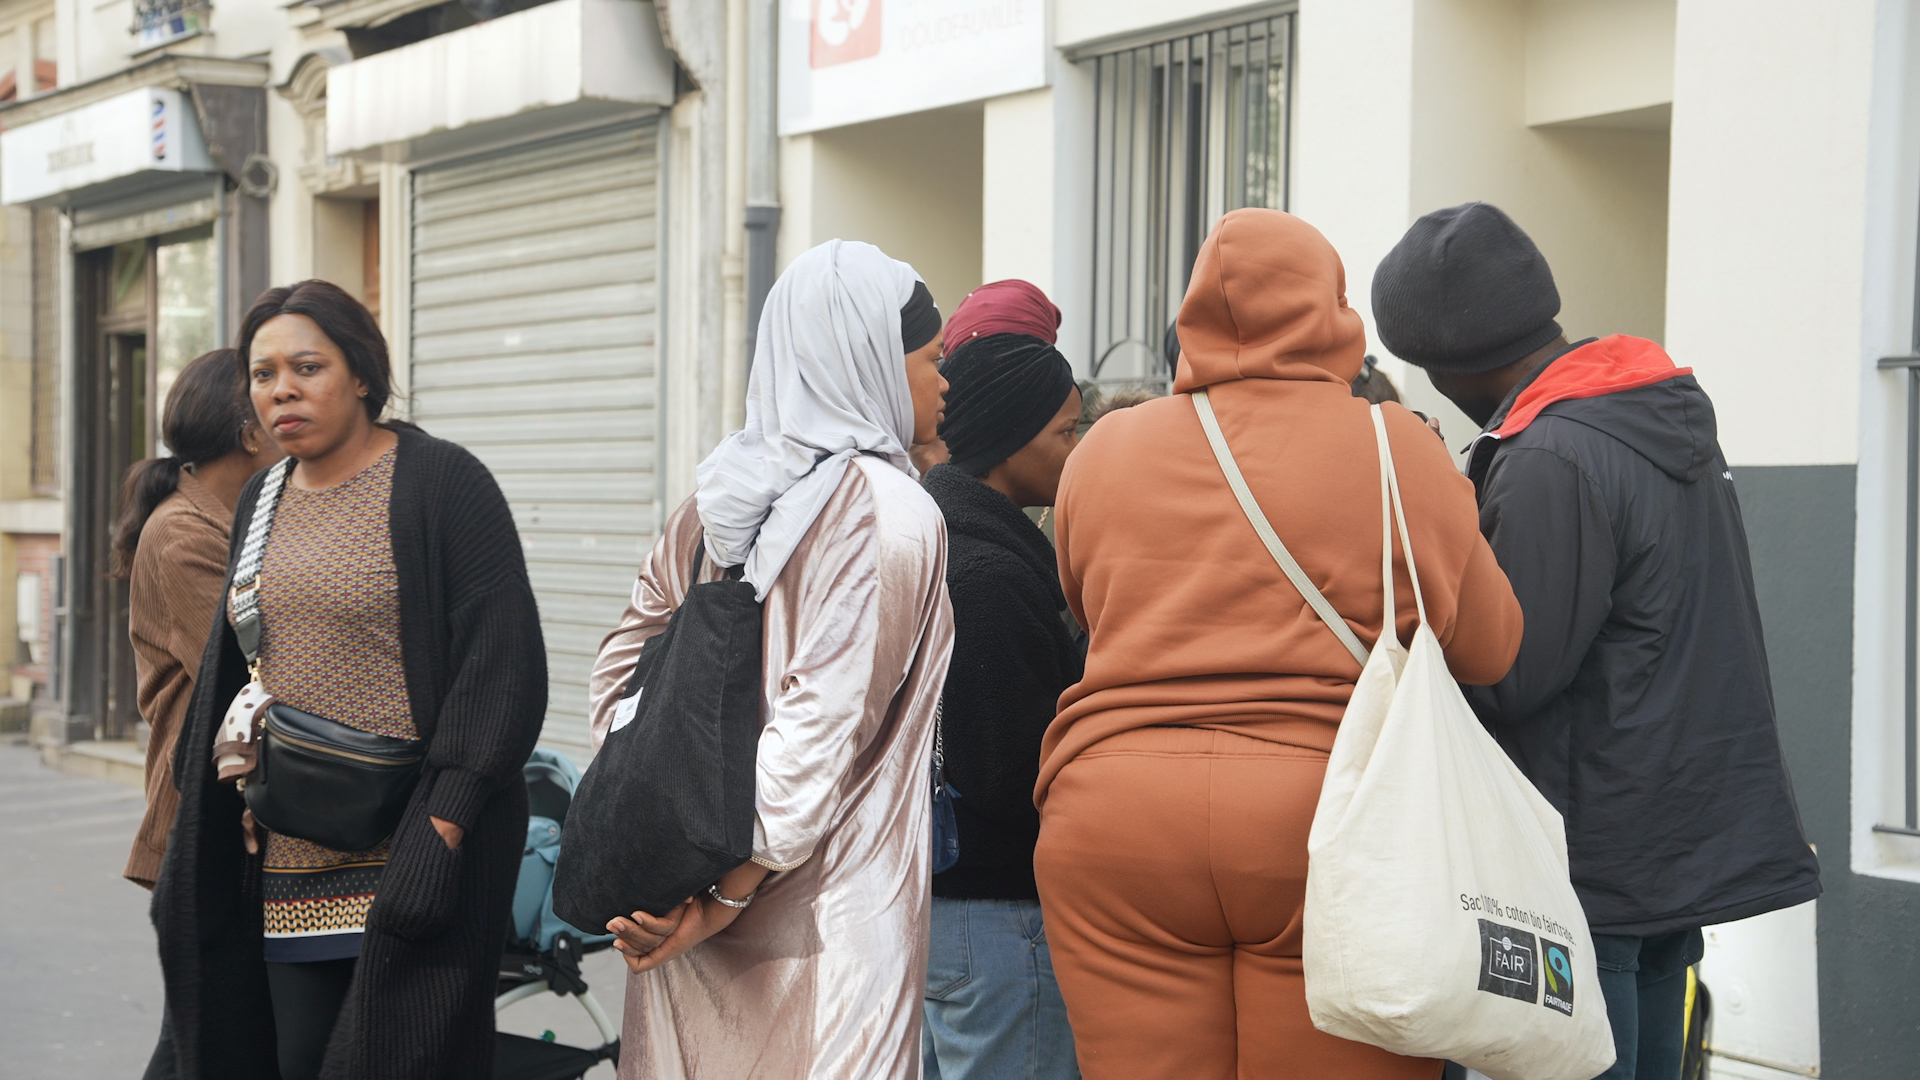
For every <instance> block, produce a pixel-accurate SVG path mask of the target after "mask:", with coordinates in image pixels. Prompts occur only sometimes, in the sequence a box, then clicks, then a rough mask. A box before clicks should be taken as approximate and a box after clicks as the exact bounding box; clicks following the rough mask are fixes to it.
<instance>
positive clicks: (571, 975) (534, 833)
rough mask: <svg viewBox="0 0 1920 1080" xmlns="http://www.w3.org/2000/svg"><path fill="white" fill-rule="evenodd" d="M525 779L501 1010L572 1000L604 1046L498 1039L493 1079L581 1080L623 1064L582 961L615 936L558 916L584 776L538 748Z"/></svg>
mask: <svg viewBox="0 0 1920 1080" xmlns="http://www.w3.org/2000/svg"><path fill="white" fill-rule="evenodd" d="M522 773H523V775H524V776H525V777H526V781H527V808H528V811H529V816H528V818H527V846H526V850H525V852H524V853H523V854H522V855H521V857H520V880H519V882H518V883H516V884H515V886H514V890H513V926H512V927H511V928H509V929H508V931H507V950H506V953H505V954H504V955H503V956H502V957H501V959H500V982H499V986H498V989H497V991H496V994H495V997H494V999H493V1011H494V1012H495V1013H498V1012H500V1011H501V1010H503V1009H505V1008H507V1007H508V1006H510V1005H512V1004H514V1003H515V1002H519V1001H525V1000H526V999H528V998H530V997H535V996H537V995H539V994H543V993H548V992H551V993H555V994H559V995H562V996H568V995H571V996H573V997H576V998H578V999H579V1001H580V1006H581V1008H584V1009H585V1010H587V1015H588V1016H589V1017H591V1018H592V1019H593V1024H594V1027H596V1028H597V1029H599V1032H600V1039H601V1045H600V1046H599V1047H597V1048H595V1049H592V1050H589V1049H586V1048H584V1047H579V1046H568V1045H565V1044H563V1043H556V1042H551V1041H547V1040H545V1039H529V1038H527V1037H526V1036H524V1035H509V1034H506V1033H505V1032H500V1033H497V1034H496V1035H495V1036H494V1038H495V1039H496V1040H497V1041H496V1044H495V1049H494V1066H493V1075H494V1077H495V1080H578V1078H579V1077H580V1076H582V1075H583V1074H585V1073H586V1071H587V1070H588V1069H591V1068H593V1067H594V1066H595V1065H598V1064H600V1063H601V1062H602V1061H613V1062H618V1061H619V1060H620V1029H619V1028H618V1027H617V1026H616V1025H615V1024H614V1022H613V1021H612V1020H610V1019H608V1018H607V1013H606V1010H605V1009H602V1008H601V1007H600V1002H598V1001H596V1000H595V999H594V996H593V992H592V991H591V990H588V989H587V983H586V980H585V979H584V978H582V977H581V974H580V958H581V957H583V956H585V955H586V954H588V953H594V952H599V951H600V950H602V949H605V948H607V947H609V946H611V945H612V944H613V935H612V934H583V933H581V932H580V931H579V930H577V929H575V928H573V927H571V926H569V925H567V924H566V923H564V922H561V921H560V918H559V917H558V916H556V915H555V914H554V913H553V864H554V862H555V860H557V859H558V858H559V857H560V830H561V824H562V823H563V822H565V821H566V820H567V807H568V806H570V805H572V803H573V790H574V788H575V787H577V786H579V783H580V770H579V769H578V768H576V767H575V766H574V764H573V762H572V761H571V760H569V759H568V758H567V757H566V756H565V755H563V754H560V753H557V752H555V751H552V750H548V749H545V748H544V747H543V748H539V749H536V750H534V752H533V756H532V757H531V758H529V759H528V760H527V764H526V767H525V768H524V769H523V770H522ZM547 1034H548V1035H549V1036H551V1035H552V1034H553V1033H552V1032H548V1033H547Z"/></svg>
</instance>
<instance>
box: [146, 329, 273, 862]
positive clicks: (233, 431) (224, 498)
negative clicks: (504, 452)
mask: <svg viewBox="0 0 1920 1080" xmlns="http://www.w3.org/2000/svg"><path fill="white" fill-rule="evenodd" d="M160 430H161V437H162V438H163V439H164V440H165V442H166V445H167V448H168V449H169V450H171V451H172V453H171V454H169V455H167V456H165V457H156V458H149V459H147V460H146V461H142V462H140V463H139V464H137V465H135V466H134V467H133V468H132V469H131V470H129V471H128V473H127V487H126V493H125V495H124V496H123V497H122V499H121V503H122V505H123V509H122V511H121V514H120V521H119V524H118V525H117V526H116V527H115V529H114V536H113V548H114V555H115V562H116V564H117V567H118V572H119V573H120V574H121V576H123V577H126V578H127V579H128V582H127V590H128V594H129V596H128V611H127V623H128V630H129V634H130V636H131V637H132V638H133V666H134V675H135V677H136V679H137V680H138V701H139V705H140V717H141V719H143V720H145V721H146V722H147V727H148V728H149V729H150V730H149V732H148V735H147V812H146V815H145V816H144V817H142V818H141V819H140V831H139V832H138V833H136V834H135V835H134V839H133V853H132V854H131V855H130V856H128V858H127V868H126V870H125V871H123V873H124V874H125V876H126V877H127V879H128V880H129V881H133V882H135V883H137V884H140V885H143V886H145V887H146V888H149V889H151V888H153V883H154V881H155V880H157V879H158V878H159V877H160V859H161V857H162V856H163V855H165V854H166V851H167V832H168V831H169V830H170V829H172V828H173V815H174V809H175V807H177V806H178V805H179V802H180V793H179V792H178V791H176V790H174V786H173V744H174V740H175V739H177V738H178V737H179V735H180V718H181V717H182V716H184V715H186V711H187V700H188V699H189V698H191V697H192V696H193V677H194V673H195V672H197V671H199V670H200V654H201V653H202V652H204V651H205V650H206V647H207V631H208V629H209V628H210V627H212V626H213V619H214V616H215V614H216V613H218V612H219V610H220V588H221V585H222V583H223V582H225V580H226V577H227V528H228V526H229V525H230V524H231V523H232V521H233V504H234V501H235V500H236V499H238V498H239V497H240V489H241V488H242V487H243V486H245V485H246V482H247V479H248V478H249V477H251V476H252V475H253V474H254V473H256V472H258V471H260V470H261V469H264V468H266V467H267V466H269V465H271V464H273V463H274V462H276V461H279V460H280V459H281V458H282V457H283V456H284V455H282V454H281V453H280V448H279V447H278V446H276V445H274V442H273V440H272V439H269V438H267V435H266V432H264V431H262V430H260V421H259V420H258V419H257V418H256V417H255V416H254V415H253V406H252V404H250V403H249V402H248V400H247V380H246V376H245V373H244V372H243V371H242V370H241V365H240V362H239V360H238V359H237V358H236V357H235V355H234V352H233V350H231V349H219V350H216V351H214V352H210V353H207V354H205V355H203V356H201V357H200V358H198V359H196V360H195V361H193V362H192V363H190V364H188V365H187V366H186V367H185V368H183V369H182V370H181V372H180V375H179V377H178V379H176V380H175V382H174V384H173V389H172V390H171V391H170V392H169V393H168V394H167V412H166V418H165V419H164V420H163V421H162V423H161V429H160Z"/></svg>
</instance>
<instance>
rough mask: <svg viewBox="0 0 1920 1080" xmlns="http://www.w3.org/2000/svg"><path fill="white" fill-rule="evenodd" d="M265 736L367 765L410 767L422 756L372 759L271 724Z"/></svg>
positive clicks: (367, 755)
mask: <svg viewBox="0 0 1920 1080" xmlns="http://www.w3.org/2000/svg"><path fill="white" fill-rule="evenodd" d="M267 734H269V735H272V736H273V737H274V738H276V739H280V740H282V741H284V742H286V743H287V744H288V745H289V746H297V747H299V748H300V749H302V750H310V751H312V752H314V753H316V754H326V755H328V756H330V757H338V758H346V759H347V760H348V761H361V762H365V763H366V764H368V765H411V764H413V763H414V762H416V761H419V760H420V759H421V757H423V756H424V755H422V754H413V755H411V756H409V757H406V758H383V757H374V756H373V755H371V754H356V753H354V752H353V751H351V750H342V749H340V748H338V747H334V746H328V745H326V744H325V743H317V742H314V741H312V740H310V739H302V738H299V737H298V736H294V735H289V734H287V733H286V732H284V731H280V730H278V729H277V728H275V727H274V726H273V725H272V724H268V725H267Z"/></svg>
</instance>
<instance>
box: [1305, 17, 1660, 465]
mask: <svg viewBox="0 0 1920 1080" xmlns="http://www.w3.org/2000/svg"><path fill="white" fill-rule="evenodd" d="M1528 17H1529V8H1528V5H1526V4H1523V3H1520V2H1518V0H1303V3H1302V4H1301V9H1300V49H1299V72H1298V84H1297V85H1298V98H1299V105H1298V129H1297V130H1298V134H1297V136H1296V143H1295V153H1294V160H1295V166H1294V169H1295V177H1294V190H1295V193H1296V194H1295V199H1294V209H1295V211H1296V212H1297V213H1299V214H1300V215H1301V216H1302V217H1304V218H1306V219H1307V220H1308V221H1310V222H1313V223H1314V224H1315V225H1317V226H1319V227H1320V229H1321V230H1322V231H1323V232H1325V233H1326V234H1327V237H1328V238H1329V239H1330V240H1331V241H1332V242H1333V244H1334V247H1335V248H1336V249H1337V250H1338V251H1339V252H1340V254H1341V256H1342V258H1343V259H1344V261H1345V263H1346V267H1347V294H1348V298H1349V300H1350V301H1351V302H1352V303H1353V304H1354V306H1355V307H1356V308H1358V309H1359V311H1360V312H1361V314H1362V316H1363V317H1365V318H1366V319H1367V320H1368V327H1369V334H1370V335H1373V336H1372V337H1370V344H1371V346H1372V348H1373V350H1374V351H1375V353H1376V354H1379V355H1382V356H1386V355H1387V354H1386V351H1385V349H1384V348H1382V347H1381V346H1380V344H1379V340H1378V336H1377V334H1374V331H1373V326H1374V324H1373V320H1372V305H1371V303H1370V298H1371V292H1372V277H1373V271H1374V268H1375V267H1376V266H1377V265H1378V264H1379V261H1380V259H1381V258H1382V257H1384V256H1385V255H1386V253H1387V251H1388V250H1389V249H1391V248H1392V247H1393V245H1394V244H1395V243H1397V242H1398V241H1399V240H1400V237H1401V236H1402V235H1404V233H1405V231H1406V229H1407V227H1408V226H1409V225H1411V224H1412V222H1413V221H1414V219H1416V218H1418V217H1419V216H1420V215H1422V214H1425V213H1427V212H1429V211H1432V210H1437V209H1440V208H1442V207H1446V206H1453V205H1457V204H1459V203H1463V202H1468V201H1473V200H1481V201H1486V202H1491V203H1494V204H1495V205H1497V206H1499V207H1500V208H1501V209H1503V210H1505V211H1506V212H1507V213H1509V214H1511V215H1512V216H1513V218H1514V219H1515V220H1516V221H1518V222H1519V223H1520V225H1521V227H1522V228H1524V229H1526V230H1527V232H1528V234H1529V235H1531V236H1532V237H1533V239H1534V241H1535V242H1536V243H1537V244H1539V245H1540V249H1541V251H1542V252H1543V253H1544V254H1545V255H1546V258H1547V261H1548V263H1549V264H1550V265H1551V266H1552V267H1553V269H1554V277H1555V280H1556V283H1557V284H1558V285H1559V288H1560V294H1561V300H1562V305H1563V306H1562V310H1561V315H1560V323H1561V325H1562V327H1564V328H1565V329H1566V331H1567V333H1568V336H1569V338H1570V339H1574V340H1577V339H1578V338H1580V337H1585V336H1589V335H1604V334H1609V333H1628V334H1635V335H1638V336H1642V337H1648V338H1652V339H1654V340H1662V339H1663V338H1664V337H1665V322H1666V318H1665V302H1666V290H1665V269H1666V249H1665V239H1666V180H1667V145H1666V144H1667V138H1666V133H1665V132H1664V131H1659V130H1655V131H1636V130H1615V129H1608V128H1585V127H1580V128H1574V127H1551V128H1548V127H1538V128H1536V127H1529V126H1528V124H1527V118H1526V107H1527V88H1528V73H1527V56H1528V49H1527V43H1528ZM1596 62H1597V61H1596ZM1594 78H1595V79H1596V80H1602V81H1604V80H1603V78H1602V76H1600V75H1596V76H1594ZM1681 362H1682V363H1685V361H1684V360H1682V361H1681ZM1387 369H1388V371H1389V373H1390V374H1391V375H1392V376H1393V378H1394V380H1395V381H1396V382H1397V383H1398V384H1399V385H1400V387H1401V390H1402V393H1403V395H1404V396H1405V398H1406V399H1407V401H1408V403H1409V405H1410V406H1411V407H1413V408H1417V409H1420V410H1422V411H1425V412H1428V413H1432V414H1435V415H1438V416H1440V417H1441V426H1442V428H1443V429H1444V432H1445V434H1446V437H1447V440H1448V444H1449V445H1451V446H1453V447H1455V448H1456V449H1458V448H1460V447H1461V446H1463V445H1464V444H1465V442H1466V441H1467V439H1468V437H1470V436H1471V435H1472V434H1473V432H1474V430H1475V428H1474V425H1473V424H1472V423H1471V422H1470V421H1468V420H1467V419H1466V417H1465V416H1464V415H1462V414H1460V413H1459V412H1457V411H1456V410H1454V409H1453V408H1452V406H1451V405H1450V404H1448V403H1446V402H1445V401H1444V400H1443V399H1441V398H1440V397H1439V395H1438V394H1436V393H1435V392H1434V391H1433V389H1432V388H1431V386H1430V385H1429V384H1428V383H1427V381H1426V378H1425V376H1424V375H1422V374H1421V373H1420V372H1418V371H1417V370H1415V369H1412V368H1409V367H1406V366H1405V365H1402V364H1400V363H1398V362H1397V361H1393V360H1389V361H1388V363H1387Z"/></svg>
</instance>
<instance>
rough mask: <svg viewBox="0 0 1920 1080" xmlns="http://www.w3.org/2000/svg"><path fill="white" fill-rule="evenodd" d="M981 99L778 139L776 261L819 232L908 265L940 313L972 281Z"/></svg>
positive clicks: (816, 239) (975, 277) (976, 269)
mask: <svg viewBox="0 0 1920 1080" xmlns="http://www.w3.org/2000/svg"><path fill="white" fill-rule="evenodd" d="M982 113H983V110H982V107H981V106H980V105H977V104H976V105H957V106H954V107H952V108H947V109H936V110H933V111H930V112H922V113H913V114H910V115H907V116H897V117H892V118H890V119H886V120H875V121H872V122H870V123H865V124H855V125H852V126H850V127H843V128H834V129H832V130H829V131H817V132H814V133H813V134H811V135H800V136H794V137H791V138H787V139H782V140H781V144H782V145H781V162H780V173H781V192H780V202H781V207H782V210H781V220H780V245H779V247H780V265H781V267H782V268H783V269H784V268H785V266H786V264H787V263H788V262H790V261H792V260H793V258H794V257H795V256H797V255H799V254H800V253H801V252H803V251H805V250H807V249H808V248H810V247H812V246H814V245H815V244H819V243H822V242H824V241H827V240H831V239H834V238H836V237H838V238H839V239H842V240H864V241H866V242H867V243H870V244H874V245H876V246H878V247H879V248H880V249H881V250H883V251H885V252H886V253H887V254H889V255H891V256H893V257H894V258H896V259H900V260H901V261H903V262H907V263H910V264H912V266H913V268H914V269H915V270H917V271H919V272H920V276H921V277H922V278H924V279H925V280H926V283H927V288H928V289H929V290H931V291H932V293H933V298H934V300H935V302H937V303H938V304H939V305H940V311H941V313H942V314H952V312H953V309H954V305H956V304H958V303H959V302H960V300H961V298H962V297H964V296H966V295H967V293H968V292H970V291H972V289H973V287H974V286H975V285H978V284H980V282H981V280H982V279H981V276H980V263H981V229H980V213H981V205H982V192H981V185H980V176H981V171H980V170H981V144H982Z"/></svg>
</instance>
